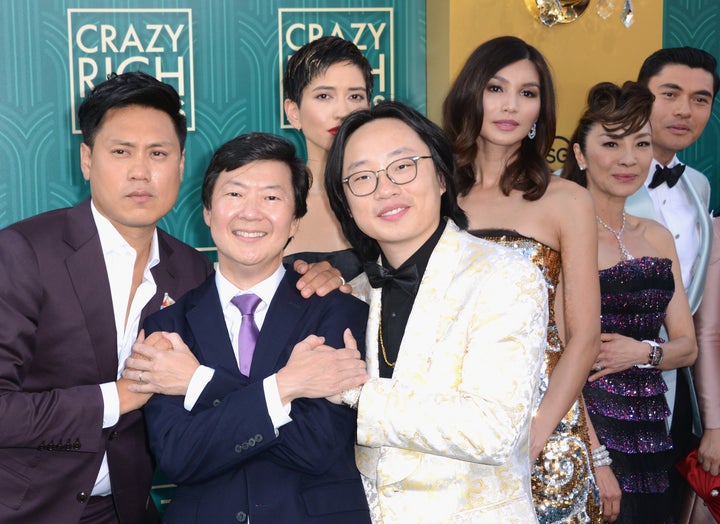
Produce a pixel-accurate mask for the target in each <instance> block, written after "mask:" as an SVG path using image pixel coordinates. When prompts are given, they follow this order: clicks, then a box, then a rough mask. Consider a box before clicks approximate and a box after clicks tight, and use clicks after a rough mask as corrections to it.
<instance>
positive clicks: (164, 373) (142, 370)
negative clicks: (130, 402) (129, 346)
mask: <svg viewBox="0 0 720 524" xmlns="http://www.w3.org/2000/svg"><path fill="white" fill-rule="evenodd" d="M154 335H156V333H153V334H152V335H150V337H148V338H147V339H145V340H142V339H141V336H142V333H141V336H140V337H138V340H137V341H136V342H135V344H134V345H133V354H132V355H131V356H130V358H128V359H127V361H126V362H125V370H124V371H123V374H122V376H123V377H124V378H127V379H130V380H132V381H133V382H132V383H130V384H129V385H128V389H129V390H130V391H132V392H137V393H162V394H164V395H185V393H187V388H188V384H189V383H190V379H191V378H192V376H193V373H195V370H196V369H197V368H198V367H199V366H200V363H199V362H198V361H197V359H196V358H195V355H193V354H192V352H191V351H190V348H188V347H187V346H186V345H185V343H184V342H183V341H182V338H180V335H178V334H177V333H166V332H162V333H160V336H159V337H155V336H154ZM148 342H154V345H150V344H149V343H148Z"/></svg>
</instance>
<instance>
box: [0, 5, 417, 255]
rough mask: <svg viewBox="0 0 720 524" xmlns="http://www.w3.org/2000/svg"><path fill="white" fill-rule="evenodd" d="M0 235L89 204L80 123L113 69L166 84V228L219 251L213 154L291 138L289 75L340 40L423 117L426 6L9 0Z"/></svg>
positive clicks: (296, 137)
mask: <svg viewBox="0 0 720 524" xmlns="http://www.w3.org/2000/svg"><path fill="white" fill-rule="evenodd" d="M0 10H1V11H2V16H0V49H2V60H0V227H3V226H5V225H7V224H10V223H12V222H15V221H17V220H20V219H22V218H25V217H28V216H30V215H34V214H36V213H39V212H42V211H46V210H49V209H54V208H58V207H64V206H70V205H74V204H76V203H77V202H79V201H80V200H82V199H83V198H85V197H86V196H87V195H88V191H89V190H88V185H87V183H86V182H85V181H84V180H83V178H82V174H81V172H80V167H79V152H78V151H79V145H80V135H79V134H77V133H76V132H77V130H76V129H75V133H74V132H73V128H74V127H76V125H75V123H74V116H73V115H74V113H76V107H77V105H79V103H80V101H81V98H82V96H83V90H86V89H88V88H89V87H91V85H92V84H93V83H94V82H98V81H100V79H102V78H103V77H104V75H105V74H106V72H107V70H108V68H109V70H117V69H118V68H119V67H126V68H127V70H134V69H142V70H144V71H147V72H149V73H151V74H155V75H156V76H157V75H167V76H166V77H165V78H163V79H164V80H165V81H167V82H169V83H172V84H173V85H174V86H175V87H176V88H177V89H178V91H180V92H181V96H182V98H183V103H184V109H185V112H186V114H187V115H188V127H189V132H188V141H187V155H186V170H185V179H184V181H183V185H182V188H181V191H180V196H179V198H178V201H177V204H176V206H175V208H174V209H173V211H172V212H171V213H170V214H169V215H168V216H167V217H166V218H165V219H163V221H162V222H161V225H162V227H164V228H165V229H167V230H168V231H169V232H171V233H172V234H174V235H176V236H178V237H179V238H181V239H183V240H185V241H186V242H188V243H190V244H191V245H194V246H196V247H205V246H210V245H211V240H210V236H209V233H208V231H207V228H206V226H205V225H204V223H203V222H202V216H201V209H202V206H201V203H200V184H201V181H202V176H203V173H204V169H205V167H206V165H207V162H208V160H209V159H210V156H211V154H212V152H213V151H214V150H215V149H216V148H217V147H218V146H219V145H220V144H222V143H223V142H225V141H227V140H229V139H231V138H233V137H234V136H236V135H238V134H240V133H245V132H249V131H266V132H273V133H278V134H281V135H283V136H285V137H287V138H290V139H291V140H292V141H293V142H294V143H295V144H296V145H297V146H298V147H299V149H300V151H301V154H304V142H303V141H302V138H301V136H300V134H299V133H298V132H296V131H295V130H293V129H291V128H288V127H287V125H285V122H284V116H283V114H282V100H281V97H282V94H281V92H280V77H281V70H282V68H283V67H284V64H285V62H286V61H287V58H288V56H289V55H290V54H292V52H293V48H296V47H298V46H299V45H302V44H303V43H305V42H307V41H308V40H309V39H311V38H316V37H318V36H321V35H327V34H338V35H340V36H343V37H344V38H347V39H352V40H354V41H356V43H357V44H358V45H359V46H360V47H361V48H362V49H363V50H364V52H365V53H366V56H367V57H368V59H369V60H370V63H371V65H373V67H374V69H375V70H376V71H375V84H376V89H375V92H374V94H375V96H376V97H377V98H394V99H397V100H402V101H404V102H407V103H409V104H411V105H413V106H415V107H416V108H418V109H420V110H421V111H423V112H424V111H425V104H426V101H425V84H426V66H425V42H426V37H425V0H396V1H392V0H364V1H359V0H344V1H340V0H337V1H333V2H331V1H322V0H315V1H311V0H305V1H297V0H225V1H223V0H185V1H179V0H175V1H172V0H152V1H148V0H144V1H140V0H126V1H111V0H95V1H80V0H75V1H70V0H22V1H21V0H0Z"/></svg>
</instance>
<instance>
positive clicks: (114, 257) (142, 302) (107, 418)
mask: <svg viewBox="0 0 720 524" xmlns="http://www.w3.org/2000/svg"><path fill="white" fill-rule="evenodd" d="M90 208H91V210H92V214H93V218H94V219H95V226H96V227H97V230H98V236H99V237H100V245H101V246H102V252H103V258H104V260H105V269H106V270H107V274H108V279H109V280H110V294H111V296H112V305H113V312H114V314H115V329H116V332H117V352H118V370H117V378H120V375H121V374H122V371H123V369H124V368H125V360H126V359H127V358H128V357H129V356H130V353H131V352H132V346H133V344H134V343H135V339H136V338H137V334H138V328H139V325H140V315H141V313H142V310H143V308H144V307H145V306H146V305H147V303H148V302H150V299H151V298H152V297H153V296H154V295H155V292H156V291H157V285H156V284H155V279H154V278H153V276H152V273H151V272H150V269H151V268H153V267H155V266H157V265H158V263H159V262H160V252H159V250H158V239H157V231H155V232H154V233H153V239H152V244H151V245H150V255H149V256H148V261H147V264H146V265H145V271H144V272H143V278H142V281H141V282H140V285H139V286H138V288H137V290H136V291H135V296H134V297H133V300H132V303H131V304H130V310H129V311H128V309H127V305H128V300H129V298H130V289H131V288H132V278H133V270H134V267H135V259H136V257H137V252H136V251H135V249H134V248H133V247H132V246H131V245H130V244H128V243H127V241H126V240H125V239H124V238H123V237H122V235H121V234H120V233H119V232H118V230H117V229H115V227H114V226H113V225H112V224H111V223H110V221H109V220H108V219H107V218H105V217H104V216H103V215H101V214H100V212H99V211H98V210H97V208H96V207H95V204H94V203H93V202H91V203H90ZM126 315H127V322H126V321H125V316H126ZM100 391H101V392H102V396H103V405H104V412H103V428H108V427H112V426H114V425H115V424H117V422H118V420H119V419H120V398H119V397H118V391H117V386H116V385H115V382H106V383H104V384H100ZM110 484H111V483H110V470H109V468H108V461H107V453H106V454H105V456H103V461H102V464H101V465H100V471H99V472H98V476H97V480H96V481H95V486H94V487H93V490H92V494H93V495H109V494H110V493H111V491H112V490H111V486H110Z"/></svg>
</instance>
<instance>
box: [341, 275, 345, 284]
mask: <svg viewBox="0 0 720 524" xmlns="http://www.w3.org/2000/svg"><path fill="white" fill-rule="evenodd" d="M340 282H342V284H340V286H341V287H342V286H344V285H345V279H344V278H343V277H342V275H340Z"/></svg>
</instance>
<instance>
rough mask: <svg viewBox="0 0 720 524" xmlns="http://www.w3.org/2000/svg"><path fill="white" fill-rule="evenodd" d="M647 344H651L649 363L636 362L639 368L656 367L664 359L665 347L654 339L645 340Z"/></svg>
mask: <svg viewBox="0 0 720 524" xmlns="http://www.w3.org/2000/svg"><path fill="white" fill-rule="evenodd" d="M642 342H644V343H645V344H648V345H649V346H650V353H648V360H647V364H635V367H637V368H656V367H658V366H659V365H660V364H661V363H662V361H663V356H664V355H663V348H662V346H661V345H660V344H658V343H657V342H655V341H654V340H643V341H642Z"/></svg>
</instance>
